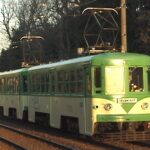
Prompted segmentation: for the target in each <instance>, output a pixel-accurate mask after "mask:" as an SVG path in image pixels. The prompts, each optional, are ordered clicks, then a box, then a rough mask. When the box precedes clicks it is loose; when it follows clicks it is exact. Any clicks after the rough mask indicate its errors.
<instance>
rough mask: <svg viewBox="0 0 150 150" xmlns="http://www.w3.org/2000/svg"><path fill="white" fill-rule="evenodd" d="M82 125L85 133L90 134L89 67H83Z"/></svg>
mask: <svg viewBox="0 0 150 150" xmlns="http://www.w3.org/2000/svg"><path fill="white" fill-rule="evenodd" d="M84 76H85V78H84V84H85V85H84V87H85V88H84V89H85V91H84V93H85V97H84V124H85V133H86V134H90V133H91V127H92V113H91V105H92V104H91V91H92V90H91V68H90V67H89V66H84Z"/></svg>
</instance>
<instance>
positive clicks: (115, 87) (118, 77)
mask: <svg viewBox="0 0 150 150" xmlns="http://www.w3.org/2000/svg"><path fill="white" fill-rule="evenodd" d="M105 89H106V94H123V93H124V92H125V84H124V68H123V67H122V66H107V67H106V68H105Z"/></svg>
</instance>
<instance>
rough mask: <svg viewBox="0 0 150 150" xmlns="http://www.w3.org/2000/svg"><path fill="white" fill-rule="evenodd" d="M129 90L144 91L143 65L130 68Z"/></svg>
mask: <svg viewBox="0 0 150 150" xmlns="http://www.w3.org/2000/svg"><path fill="white" fill-rule="evenodd" d="M129 91H130V92H142V91H143V68H142V67H130V68H129Z"/></svg>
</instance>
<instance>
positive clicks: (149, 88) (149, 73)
mask: <svg viewBox="0 0 150 150" xmlns="http://www.w3.org/2000/svg"><path fill="white" fill-rule="evenodd" d="M147 73H148V91H150V68H148V72H147Z"/></svg>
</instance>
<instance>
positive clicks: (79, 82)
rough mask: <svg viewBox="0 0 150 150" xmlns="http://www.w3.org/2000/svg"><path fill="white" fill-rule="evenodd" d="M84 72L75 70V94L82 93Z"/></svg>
mask: <svg viewBox="0 0 150 150" xmlns="http://www.w3.org/2000/svg"><path fill="white" fill-rule="evenodd" d="M83 81H84V72H83V69H77V93H83V92H84V85H83Z"/></svg>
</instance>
